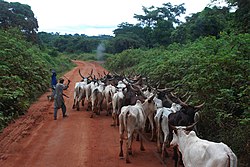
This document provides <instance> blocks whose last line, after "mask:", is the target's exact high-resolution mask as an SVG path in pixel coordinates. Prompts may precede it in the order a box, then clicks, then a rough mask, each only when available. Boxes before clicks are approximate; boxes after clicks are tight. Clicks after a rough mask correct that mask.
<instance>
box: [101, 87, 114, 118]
mask: <svg viewBox="0 0 250 167" xmlns="http://www.w3.org/2000/svg"><path fill="white" fill-rule="evenodd" d="M115 93H116V88H115V86H113V85H111V84H109V85H107V86H106V87H105V89H104V92H103V94H104V97H105V101H106V107H107V116H108V115H109V113H110V106H112V98H113V96H114V94H115Z"/></svg>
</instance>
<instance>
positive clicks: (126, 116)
mask: <svg viewBox="0 0 250 167" xmlns="http://www.w3.org/2000/svg"><path fill="white" fill-rule="evenodd" d="M128 116H129V110H128V109H127V112H126V114H125V118H124V120H123V121H124V128H125V129H127V124H128Z"/></svg>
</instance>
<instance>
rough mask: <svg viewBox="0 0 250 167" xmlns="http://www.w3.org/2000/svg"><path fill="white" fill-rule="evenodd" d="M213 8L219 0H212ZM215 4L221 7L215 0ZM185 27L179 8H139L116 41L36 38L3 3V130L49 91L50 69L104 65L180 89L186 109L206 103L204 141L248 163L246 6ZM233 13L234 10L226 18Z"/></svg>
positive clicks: (25, 13)
mask: <svg viewBox="0 0 250 167" xmlns="http://www.w3.org/2000/svg"><path fill="white" fill-rule="evenodd" d="M214 1H216V0H214ZM218 1H219V0H218ZM226 2H227V3H228V5H229V6H228V7H223V8H221V7H216V6H211V7H209V8H208V7H207V8H205V9H204V10H203V11H201V12H198V13H194V14H193V15H192V16H189V17H187V18H186V22H185V23H182V22H180V20H178V16H180V15H181V14H183V13H184V12H185V10H186V9H185V7H184V4H180V5H176V6H173V5H171V4H170V3H166V4H163V5H162V6H161V7H149V8H146V7H143V8H142V10H143V11H144V15H137V14H135V15H134V17H135V18H136V19H137V20H138V24H136V25H133V24H129V23H121V24H119V25H118V27H117V29H115V30H114V34H115V35H114V36H106V35H102V36H92V37H89V36H86V35H84V34H81V35H80V34H74V35H71V34H65V35H61V34H59V33H47V32H39V33H37V29H38V21H37V20H36V19H35V17H34V14H33V12H32V10H31V8H30V7H29V6H28V5H23V4H20V3H8V2H5V1H3V0H0V99H1V100H0V129H2V128H4V127H5V126H6V125H7V124H8V123H9V122H10V121H11V120H13V119H14V118H17V117H18V116H19V115H22V114H24V113H25V111H26V110H27V109H28V107H29V105H30V104H31V103H32V102H33V101H35V100H36V98H37V97H39V96H40V95H41V94H42V93H44V92H45V91H46V90H47V89H48V88H49V83H50V69H52V68H54V69H56V71H57V72H58V73H59V74H60V73H64V72H66V71H68V70H69V69H71V68H72V67H73V66H74V65H73V64H72V63H71V61H70V60H71V59H80V60H100V61H105V60H107V61H106V63H105V64H104V66H105V67H106V68H107V69H108V70H110V71H111V72H112V71H115V72H118V73H119V72H125V73H127V74H128V73H131V72H134V71H135V72H136V73H140V74H142V75H144V76H147V77H148V78H150V81H151V83H152V84H156V83H157V82H158V81H161V85H162V86H163V87H172V86H174V85H176V84H181V85H182V87H181V88H179V89H178V92H179V93H184V92H186V91H188V92H189V93H190V94H191V95H192V98H191V99H190V103H192V104H199V103H202V102H206V103H205V107H204V109H203V110H202V119H201V121H200V122H199V126H198V127H199V131H200V134H199V135H200V136H201V137H202V138H206V139H209V140H213V141H222V142H224V143H226V144H228V145H229V146H230V147H231V148H232V149H233V151H234V152H235V153H236V154H237V156H238V159H239V166H242V167H247V166H249V162H250V159H249V157H250V152H249V150H250V131H249V129H250V108H249V106H250V104H249V103H250V101H249V99H250V86H249V85H250V78H249V76H250V75H249V74H250V71H249V70H250V61H249V60H250V45H249V44H250V35H249V30H250V22H249V20H250V11H249V9H250V2H249V1H246V0H226ZM231 6H237V8H236V10H235V11H234V12H230V7H231Z"/></svg>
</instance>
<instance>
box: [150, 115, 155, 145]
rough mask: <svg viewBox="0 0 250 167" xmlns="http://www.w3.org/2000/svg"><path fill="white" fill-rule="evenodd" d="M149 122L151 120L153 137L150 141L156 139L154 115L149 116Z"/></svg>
mask: <svg viewBox="0 0 250 167" xmlns="http://www.w3.org/2000/svg"><path fill="white" fill-rule="evenodd" d="M149 122H150V126H151V138H150V141H154V134H155V128H154V120H153V115H150V116H149Z"/></svg>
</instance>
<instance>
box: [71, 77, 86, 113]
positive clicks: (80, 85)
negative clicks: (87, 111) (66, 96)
mask: <svg viewBox="0 0 250 167" xmlns="http://www.w3.org/2000/svg"><path fill="white" fill-rule="evenodd" d="M87 82H88V79H87V78H84V80H83V81H81V82H76V84H75V88H74V103H73V107H72V108H73V109H74V108H75V107H76V108H77V111H79V109H80V106H79V105H80V102H82V106H84V101H85V97H86V90H85V86H86V85H87V84H88V83H87Z"/></svg>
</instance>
